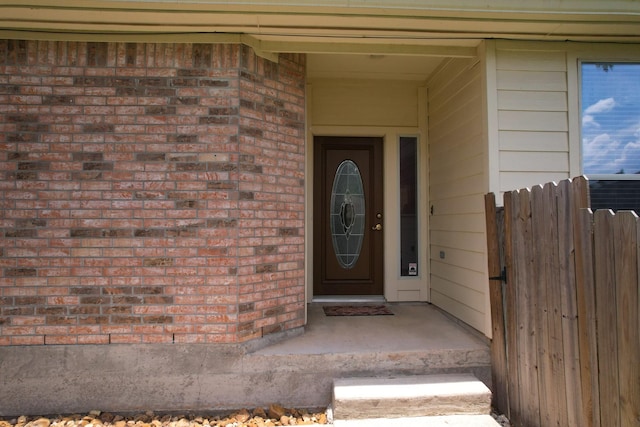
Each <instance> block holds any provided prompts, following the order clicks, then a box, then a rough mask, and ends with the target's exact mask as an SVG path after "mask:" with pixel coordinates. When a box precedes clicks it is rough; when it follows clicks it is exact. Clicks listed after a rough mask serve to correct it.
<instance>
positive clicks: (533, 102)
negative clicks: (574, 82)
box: [498, 90, 567, 111]
mask: <svg viewBox="0 0 640 427" xmlns="http://www.w3.org/2000/svg"><path fill="white" fill-rule="evenodd" d="M498 110H519V111H567V93H566V92H524V91H517V90H500V91H498Z"/></svg>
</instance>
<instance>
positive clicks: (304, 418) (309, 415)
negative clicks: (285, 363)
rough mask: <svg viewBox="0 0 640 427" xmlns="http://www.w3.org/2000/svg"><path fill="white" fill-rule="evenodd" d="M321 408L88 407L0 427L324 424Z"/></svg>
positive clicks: (3, 423) (5, 422)
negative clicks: (166, 410) (209, 411)
mask: <svg viewBox="0 0 640 427" xmlns="http://www.w3.org/2000/svg"><path fill="white" fill-rule="evenodd" d="M327 423H328V421H327V415H326V413H324V412H309V411H305V410H298V409H286V408H283V407H282V406H280V405H271V406H269V408H268V409H267V410H266V411H265V410H264V409H263V408H256V409H254V410H253V411H249V410H247V409H242V410H240V411H235V412H233V413H230V414H227V415H210V416H205V415H170V414H165V415H161V414H155V413H153V412H146V413H144V414H137V415H131V416H124V415H115V414H111V413H108V412H101V411H91V412H90V413H88V414H86V415H80V414H74V415H60V416H50V417H31V416H20V417H17V418H13V419H5V420H0V427H275V426H292V425H323V424H327Z"/></svg>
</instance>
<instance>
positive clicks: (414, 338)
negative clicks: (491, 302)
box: [244, 303, 491, 407]
mask: <svg viewBox="0 0 640 427" xmlns="http://www.w3.org/2000/svg"><path fill="white" fill-rule="evenodd" d="M323 305H331V304H320V303H312V304H310V305H309V307H308V323H307V326H306V328H305V331H304V332H303V333H301V334H299V335H297V336H294V337H291V338H288V339H285V340H282V341H280V342H277V343H275V344H272V345H269V346H267V347H263V348H261V349H258V350H256V351H252V352H249V353H247V354H246V355H245V357H244V366H245V368H246V369H250V370H261V369H263V370H264V371H269V372H270V373H271V374H272V377H271V378H270V379H271V382H272V384H282V385H281V386H279V387H278V388H279V396H278V397H279V400H281V401H283V402H291V403H295V404H297V405H299V406H303V407H321V406H326V405H327V404H328V403H329V402H330V401H331V392H332V385H333V380H334V379H338V378H347V377H390V376H401V375H425V374H439V373H462V372H467V373H473V374H474V375H476V377H478V378H479V379H480V380H482V381H483V382H485V384H487V385H489V386H490V378H491V369H490V354H489V346H488V340H487V339H486V338H484V337H483V336H482V335H481V334H479V333H477V332H476V331H473V330H471V329H470V328H468V327H466V326H464V325H462V324H460V323H459V322H458V321H457V320H455V319H453V318H451V317H450V316H449V315H447V314H445V313H444V312H442V311H441V310H440V309H438V308H436V307H434V306H432V305H430V304H426V303H398V304H387V306H388V307H389V308H390V309H391V311H392V312H393V313H394V315H393V316H352V317H330V316H326V315H325V314H324V312H323Z"/></svg>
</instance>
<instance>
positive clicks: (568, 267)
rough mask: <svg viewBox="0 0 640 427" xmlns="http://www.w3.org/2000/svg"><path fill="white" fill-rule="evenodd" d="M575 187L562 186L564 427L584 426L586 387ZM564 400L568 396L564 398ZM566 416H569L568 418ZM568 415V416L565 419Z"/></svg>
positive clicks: (559, 218) (560, 250)
mask: <svg viewBox="0 0 640 427" xmlns="http://www.w3.org/2000/svg"><path fill="white" fill-rule="evenodd" d="M572 202H573V201H572V187H571V183H570V182H569V181H566V180H565V181H562V182H560V183H558V188H557V212H558V215H557V221H558V261H559V267H560V268H559V270H558V272H559V277H558V278H559V285H560V286H559V288H560V296H561V308H562V315H561V322H562V348H563V352H564V356H563V358H564V364H563V365H564V381H565V384H564V387H565V390H566V398H565V399H563V402H564V403H565V405H566V410H565V411H563V412H561V413H560V423H561V424H560V425H565V423H566V425H570V426H584V425H585V421H584V417H583V413H582V387H581V383H580V351H579V350H580V343H579V340H578V312H577V307H576V282H575V258H574V255H575V251H574V236H573V225H572V222H571V221H572V220H573V215H572V212H571V210H572V206H573V203H572ZM560 397H561V398H563V397H564V396H560ZM565 414H566V415H565ZM563 415H564V416H563Z"/></svg>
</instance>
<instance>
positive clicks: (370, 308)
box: [322, 305, 393, 316]
mask: <svg viewBox="0 0 640 427" xmlns="http://www.w3.org/2000/svg"><path fill="white" fill-rule="evenodd" d="M322 308H323V309H324V314H325V315H326V316H393V313H392V312H391V310H389V308H388V307H387V306H386V305H325V306H324V307H322Z"/></svg>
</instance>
